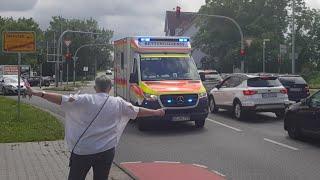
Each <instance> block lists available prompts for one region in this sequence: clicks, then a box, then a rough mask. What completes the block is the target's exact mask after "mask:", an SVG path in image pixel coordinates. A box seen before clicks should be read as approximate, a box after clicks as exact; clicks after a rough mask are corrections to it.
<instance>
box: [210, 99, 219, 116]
mask: <svg viewBox="0 0 320 180" xmlns="http://www.w3.org/2000/svg"><path fill="white" fill-rule="evenodd" d="M209 108H210V112H211V113H217V112H218V111H219V108H218V107H217V106H216V102H215V101H214V98H213V97H212V96H211V97H210V100H209Z"/></svg>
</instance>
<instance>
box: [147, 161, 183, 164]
mask: <svg viewBox="0 0 320 180" xmlns="http://www.w3.org/2000/svg"><path fill="white" fill-rule="evenodd" d="M153 162H154V163H172V164H179V163H180V162H174V161H153Z"/></svg>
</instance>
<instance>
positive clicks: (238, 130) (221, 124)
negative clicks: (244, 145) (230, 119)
mask: <svg viewBox="0 0 320 180" xmlns="http://www.w3.org/2000/svg"><path fill="white" fill-rule="evenodd" d="M207 120H208V121H210V122H213V123H216V124H219V125H220V126H224V127H226V128H229V129H232V130H234V131H237V132H242V130H241V129H238V128H235V127H232V126H229V125H226V124H223V123H221V122H218V121H215V120H213V119H210V118H207Z"/></svg>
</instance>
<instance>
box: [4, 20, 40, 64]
mask: <svg viewBox="0 0 320 180" xmlns="http://www.w3.org/2000/svg"><path fill="white" fill-rule="evenodd" d="M4 31H34V32H35V33H36V38H37V41H38V42H39V41H42V40H43V38H44V36H43V32H42V30H41V29H40V27H39V25H38V23H37V22H35V21H34V19H32V18H19V19H13V18H12V17H10V18H5V17H1V16H0V32H1V34H2V32H4ZM0 42H1V44H0V64H17V55H16V54H5V53H3V52H2V35H1V37H0ZM21 63H22V64H30V65H32V67H33V68H36V54H25V55H23V56H22V62H21Z"/></svg>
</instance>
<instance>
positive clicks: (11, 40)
mask: <svg viewBox="0 0 320 180" xmlns="http://www.w3.org/2000/svg"><path fill="white" fill-rule="evenodd" d="M2 42H3V44H2V47H3V52H6V53H28V52H35V51H36V34H35V32H31V31H7V32H3V36H2Z"/></svg>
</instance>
